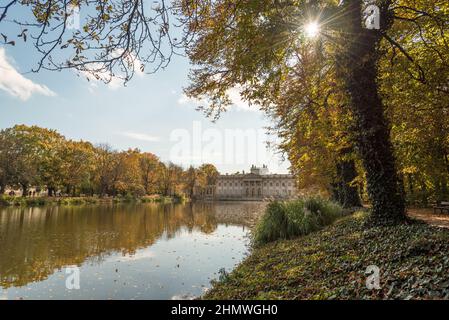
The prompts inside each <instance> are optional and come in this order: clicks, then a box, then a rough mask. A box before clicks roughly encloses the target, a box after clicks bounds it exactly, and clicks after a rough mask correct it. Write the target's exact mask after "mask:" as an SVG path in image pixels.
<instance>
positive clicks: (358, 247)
mask: <svg viewBox="0 0 449 320" xmlns="http://www.w3.org/2000/svg"><path fill="white" fill-rule="evenodd" d="M366 218H367V213H361V212H358V213H355V214H353V215H351V216H347V217H344V218H342V219H340V220H338V221H337V222H335V223H334V224H333V225H331V226H328V227H325V228H324V229H323V230H321V231H317V232H314V233H311V234H309V235H306V236H303V237H300V238H297V239H294V240H279V241H276V242H272V243H269V244H266V245H263V246H260V247H258V248H256V249H254V251H253V252H252V254H251V255H250V256H249V257H248V258H247V259H246V260H245V261H244V262H243V263H241V264H240V265H239V266H238V267H237V268H236V269H235V270H234V271H233V272H232V273H231V274H229V275H227V276H222V277H221V281H220V282H218V283H215V285H214V287H213V288H212V289H211V290H210V291H209V292H208V293H207V294H206V295H205V296H204V297H203V298H205V299H448V298H449V272H448V270H449V230H447V229H440V228H435V227H431V226H429V225H426V224H423V223H414V224H410V225H401V226H393V227H377V228H370V229H367V228H366V226H365V225H364V222H365V220H366ZM370 265H376V266H378V267H379V268H380V285H381V289H380V290H368V289H367V288H366V279H367V276H366V275H365V271H366V268H367V267H368V266H370Z"/></svg>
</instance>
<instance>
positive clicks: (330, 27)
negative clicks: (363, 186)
mask: <svg viewBox="0 0 449 320" xmlns="http://www.w3.org/2000/svg"><path fill="white" fill-rule="evenodd" d="M399 3H400V1H399ZM378 4H379V7H380V13H381V17H382V19H381V21H382V24H381V26H380V29H379V30H368V29H365V28H364V27H363V24H364V21H362V8H363V1H361V0H358V1H344V2H342V3H340V4H339V5H337V3H336V2H333V1H309V2H295V1H258V2H257V3H256V2H246V1H243V2H234V1H227V0H222V1H215V2H213V3H211V2H209V1H204V2H201V3H200V4H198V2H195V5H196V6H200V7H201V10H199V11H201V12H202V14H201V15H200V16H198V17H196V19H195V20H192V21H191V24H190V25H191V28H194V29H195V31H197V33H196V35H197V36H196V38H195V42H194V43H193V44H192V45H191V46H190V47H189V51H188V54H189V57H190V59H191V61H192V62H193V63H194V64H195V65H196V68H195V69H194V70H193V71H192V73H191V80H192V84H191V86H190V87H189V88H188V89H187V93H188V95H189V96H191V97H194V98H199V99H202V101H207V103H205V108H204V109H205V111H206V113H207V114H208V115H217V114H219V113H220V112H222V111H223V110H225V109H226V107H227V106H228V105H229V104H231V101H230V99H229V96H228V94H227V93H228V92H229V90H231V89H233V88H238V89H239V90H240V91H241V93H242V96H243V97H244V98H245V99H246V100H248V101H249V102H253V103H255V104H256V103H257V102H261V101H262V106H263V100H264V96H265V95H272V96H275V95H278V93H279V92H280V91H281V88H280V87H279V84H280V83H284V81H283V80H284V79H285V77H287V76H288V75H289V74H292V73H294V72H295V71H296V70H298V69H299V67H298V61H301V60H302V59H301V58H302V57H301V56H298V55H297V48H298V47H299V48H302V47H305V46H308V45H309V43H310V42H311V41H313V39H312V40H310V39H307V38H306V37H305V36H304V34H303V32H302V30H303V26H304V25H307V23H310V22H311V20H312V19H318V23H319V24H320V26H321V33H320V38H321V39H323V43H322V46H321V48H320V50H322V52H323V54H322V56H323V59H325V61H326V62H327V68H326V69H325V70H326V71H328V72H330V73H334V74H335V78H336V80H337V81H338V82H339V83H341V85H342V88H343V90H344V93H345V95H346V97H347V100H348V107H349V108H350V110H351V112H352V115H353V117H354V128H353V129H352V133H354V139H355V147H356V151H357V152H358V154H359V155H360V158H361V159H362V163H363V167H364V170H365V172H366V179H367V186H368V193H369V196H370V198H371V201H372V203H373V210H372V211H373V212H372V215H371V218H372V222H373V223H374V224H394V223H398V222H402V221H404V220H405V206H404V198H403V195H402V192H401V189H402V188H401V181H400V178H399V177H398V174H397V172H396V166H395V157H394V154H393V148H392V144H391V140H390V135H389V134H390V132H389V123H388V120H387V118H386V117H385V115H384V112H385V105H384V103H383V101H382V98H381V96H380V90H379V87H378V84H377V81H376V80H377V77H378V75H379V73H378V63H379V61H380V59H381V58H382V57H383V51H382V50H380V47H381V42H382V40H389V43H390V44H392V45H394V46H395V47H396V48H397V49H398V50H399V52H400V53H401V54H404V55H408V53H406V51H404V50H403V48H402V47H400V46H399V45H397V41H395V40H394V39H392V38H391V35H390V34H389V31H390V30H391V28H392V25H393V23H394V19H395V11H396V8H394V7H393V3H392V1H379V2H378ZM410 5H411V8H412V9H415V10H416V11H418V10H419V9H420V8H419V7H420V6H421V5H423V3H414V4H410ZM439 5H442V3H439ZM397 6H399V7H400V4H399V5H397ZM423 12H426V10H423ZM446 18H447V17H446ZM446 21H447V19H446ZM412 23H413V22H412ZM295 30H296V31H295ZM324 40H326V41H324ZM423 41H425V40H423ZM401 49H402V50H401ZM322 76H323V77H326V74H325V73H324V74H322ZM299 102H300V101H297V102H296V103H295V104H294V105H298V104H300V103H299ZM293 112H294V111H293Z"/></svg>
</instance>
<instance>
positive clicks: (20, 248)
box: [0, 203, 264, 288]
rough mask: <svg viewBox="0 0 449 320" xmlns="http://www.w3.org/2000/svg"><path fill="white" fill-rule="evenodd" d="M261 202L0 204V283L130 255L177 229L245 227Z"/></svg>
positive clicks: (18, 282) (25, 281) (18, 281)
mask: <svg viewBox="0 0 449 320" xmlns="http://www.w3.org/2000/svg"><path fill="white" fill-rule="evenodd" d="M263 206H264V204H262V203H245V204H242V203H188V204H165V205H162V204H130V205H110V206H108V205H100V206H77V207H58V206H51V207H42V208H5V209H3V210H1V211H0V287H3V288H8V287H11V286H15V287H19V286H24V285H26V284H28V283H30V282H36V281H42V280H44V279H46V278H47V277H49V276H50V275H51V274H53V273H54V272H55V271H56V270H58V269H61V268H63V267H64V266H67V265H81V264H82V263H84V262H85V261H86V260H89V262H91V263H101V262H102V261H103V260H104V259H105V258H106V257H107V256H109V255H111V254H113V253H121V254H122V255H123V256H126V255H133V254H135V252H136V250H138V249H142V248H146V247H149V246H151V245H152V244H153V243H155V241H157V240H159V239H172V238H175V237H176V236H177V235H179V234H180V233H181V232H186V231H187V232H189V233H191V232H194V231H199V232H201V233H205V234H209V233H212V232H214V231H215V230H216V228H217V225H218V224H226V225H228V224H229V225H237V226H242V227H243V228H246V227H248V226H250V225H251V224H252V223H254V221H255V219H256V217H257V215H258V214H259V212H261V210H262V207H263Z"/></svg>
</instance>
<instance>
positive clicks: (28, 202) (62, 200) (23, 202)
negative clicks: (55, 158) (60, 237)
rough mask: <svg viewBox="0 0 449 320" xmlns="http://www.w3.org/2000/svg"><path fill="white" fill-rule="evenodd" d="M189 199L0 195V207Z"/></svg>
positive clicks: (163, 201)
mask: <svg viewBox="0 0 449 320" xmlns="http://www.w3.org/2000/svg"><path fill="white" fill-rule="evenodd" d="M184 201H190V200H189V199H184V198H178V197H167V196H159V195H153V196H143V197H132V196H119V197H95V196H94V197H19V196H8V195H2V196H0V208H8V207H42V206H50V205H58V206H78V205H90V204H115V203H179V202H184Z"/></svg>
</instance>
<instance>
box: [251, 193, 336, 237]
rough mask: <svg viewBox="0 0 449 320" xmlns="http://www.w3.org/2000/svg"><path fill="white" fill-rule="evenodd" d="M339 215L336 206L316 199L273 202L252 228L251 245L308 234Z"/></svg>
mask: <svg viewBox="0 0 449 320" xmlns="http://www.w3.org/2000/svg"><path fill="white" fill-rule="evenodd" d="M342 214H343V209H342V208H341V207H340V206H339V205H338V204H336V203H334V202H332V201H329V200H326V199H323V198H319V197H309V198H302V199H297V200H293V201H287V202H278V201H273V202H271V203H269V204H268V206H267V209H266V211H265V214H264V215H263V216H262V218H261V220H260V221H259V223H258V224H257V226H256V228H255V232H254V244H255V245H261V244H265V243H268V242H272V241H276V240H279V239H291V238H295V237H299V236H303V235H307V234H309V233H311V232H314V231H317V230H320V229H321V228H323V227H324V226H327V225H330V224H332V223H333V222H334V221H335V220H336V219H337V218H338V217H340V216H342Z"/></svg>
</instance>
